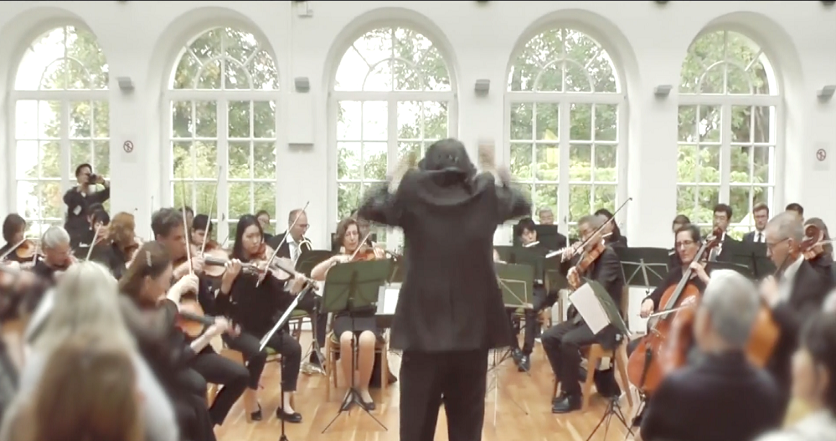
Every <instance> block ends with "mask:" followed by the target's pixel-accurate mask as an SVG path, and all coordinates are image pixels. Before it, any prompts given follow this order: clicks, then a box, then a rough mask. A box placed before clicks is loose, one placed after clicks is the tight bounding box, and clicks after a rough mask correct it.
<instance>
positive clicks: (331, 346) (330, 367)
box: [325, 329, 389, 400]
mask: <svg viewBox="0 0 836 441" xmlns="http://www.w3.org/2000/svg"><path fill="white" fill-rule="evenodd" d="M374 353H375V354H380V364H381V365H382V367H383V368H384V369H382V370H385V372H382V375H383V376H384V378H383V380H382V381H381V382H380V383H381V384H380V389H381V390H382V391H384V392H385V391H386V386H387V385H388V383H389V382H388V381H386V378H385V376H386V375H388V372H389V369H388V366H389V358H388V356H387V355H388V354H389V342H388V341H387V340H386V339H385V338H384V339H382V340H381V339H378V341H377V342H376V343H375V348H374ZM339 355H340V339H339V337H338V336H337V335H336V334H335V333H334V331H333V329H332V330H330V331H329V333H328V338H326V339H325V375H326V376H328V377H330V378H329V380H330V381H326V382H325V399H326V400H327V399H328V398H330V397H331V386H332V382H333V386H334V388H337V358H338V356H339ZM346 380H347V381H351V379H350V378H348V379H346Z"/></svg>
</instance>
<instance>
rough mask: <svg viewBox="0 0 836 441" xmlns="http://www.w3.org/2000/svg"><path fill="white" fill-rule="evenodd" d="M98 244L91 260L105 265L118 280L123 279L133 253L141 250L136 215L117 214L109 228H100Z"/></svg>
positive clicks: (94, 247) (94, 248) (91, 254)
mask: <svg viewBox="0 0 836 441" xmlns="http://www.w3.org/2000/svg"><path fill="white" fill-rule="evenodd" d="M97 228H98V229H99V230H98V231H99V233H98V236H99V237H98V238H97V239H96V244H95V245H94V246H93V251H92V252H91V253H90V260H93V261H96V262H99V263H101V264H102V265H104V266H105V267H106V268H108V269H109V270H110V273H111V274H113V277H115V278H116V280H119V279H120V278H121V277H122V274H123V273H124V272H125V270H126V269H127V267H128V266H127V265H128V262H130V260H131V258H132V257H133V253H134V252H135V251H136V250H137V249H138V248H139V244H138V243H137V241H136V233H135V228H136V223H135V221H134V215H132V214H130V213H125V212H121V213H117V214H116V215H115V216H113V220H112V221H111V222H110V225H108V226H107V227H103V226H98V227H97Z"/></svg>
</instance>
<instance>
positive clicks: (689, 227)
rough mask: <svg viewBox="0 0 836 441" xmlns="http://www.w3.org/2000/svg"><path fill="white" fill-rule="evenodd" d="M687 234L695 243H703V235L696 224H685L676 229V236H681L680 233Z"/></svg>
mask: <svg viewBox="0 0 836 441" xmlns="http://www.w3.org/2000/svg"><path fill="white" fill-rule="evenodd" d="M684 232H687V233H688V235H689V236H691V240H693V241H694V242H697V243H699V242H702V234H700V227H698V226H696V225H694V224H685V225H683V226H681V227H679V228H677V229H676V235H677V236H679V233H684Z"/></svg>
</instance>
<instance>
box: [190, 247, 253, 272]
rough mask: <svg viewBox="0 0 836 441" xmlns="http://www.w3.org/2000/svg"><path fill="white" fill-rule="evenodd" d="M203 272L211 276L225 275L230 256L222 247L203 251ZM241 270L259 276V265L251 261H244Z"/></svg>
mask: <svg viewBox="0 0 836 441" xmlns="http://www.w3.org/2000/svg"><path fill="white" fill-rule="evenodd" d="M203 263H204V267H203V273H204V274H206V275H207V276H209V277H216V278H217V277H223V275H224V273H225V272H226V266H227V264H228V263H229V257H228V256H227V254H226V252H225V251H224V250H222V249H220V248H213V249H211V250H209V249H207V250H206V251H205V252H204V253H203ZM241 271H243V272H244V274H249V275H253V276H257V275H258V274H259V270H258V267H257V266H255V265H253V264H251V263H242V264H241Z"/></svg>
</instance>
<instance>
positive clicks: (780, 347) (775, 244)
mask: <svg viewBox="0 0 836 441" xmlns="http://www.w3.org/2000/svg"><path fill="white" fill-rule="evenodd" d="M803 238H804V229H803V228H802V224H801V220H800V219H799V218H798V216H797V215H796V214H795V213H793V212H784V213H781V214H779V215H777V216H775V217H774V218H772V219H771V220H770V221H769V223H768V224H767V225H766V247H767V252H768V254H769V257H770V259H772V262H773V263H774V264H775V266H776V267H777V268H778V269H779V276H778V280H776V279H775V278H773V277H771V276H770V277H767V278H766V279H765V280H764V281H763V282H762V283H761V294H762V295H763V298H764V300H765V301H766V303H767V304H768V305H770V306H771V308H772V319H773V320H774V321H775V324H776V325H778V327H779V329H780V332H781V334H780V338H779V340H778V343H777V345H776V347H775V349H774V351H773V353H772V358H771V359H770V361H769V363H768V364H767V369H768V370H769V371H770V372H771V373H772V375H773V376H774V377H775V379H776V381H777V382H778V386H780V388H781V392H782V393H783V395H784V403H783V404H784V405H786V404H787V403H788V402H789V391H790V383H791V379H790V360H791V358H792V354H793V352H795V350H796V348H797V346H798V335H799V330H800V328H801V325H802V324H803V323H804V321H805V320H806V319H807V318H808V317H810V316H812V315H813V314H815V313H816V312H819V311H820V310H821V308H822V303H823V302H824V298H825V297H826V296H827V294H828V290H829V288H830V287H829V281H828V280H827V279H825V278H824V277H823V276H822V274H821V273H820V272H818V271H816V269H815V268H813V266H812V265H810V263H809V262H807V261H806V260H805V259H804V256H803V255H802V252H801V251H802V250H801V249H800V244H801V241H802V240H803Z"/></svg>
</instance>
